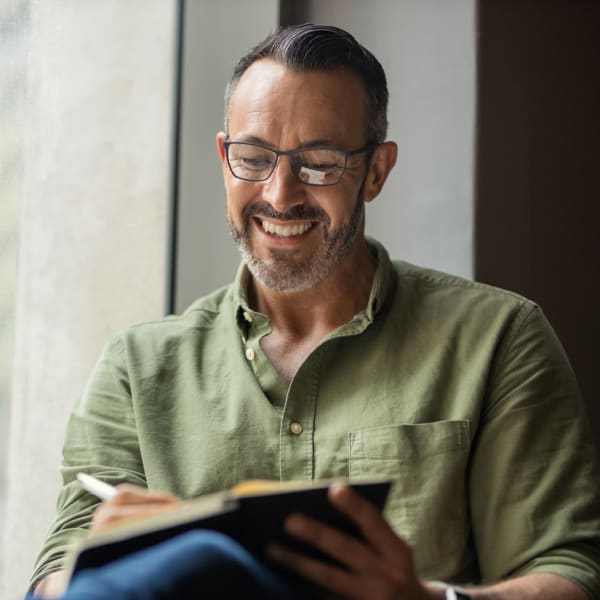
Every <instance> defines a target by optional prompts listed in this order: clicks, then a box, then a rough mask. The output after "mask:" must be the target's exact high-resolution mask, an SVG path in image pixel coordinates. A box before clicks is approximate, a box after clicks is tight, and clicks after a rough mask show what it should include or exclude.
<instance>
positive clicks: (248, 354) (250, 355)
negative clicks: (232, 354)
mask: <svg viewBox="0 0 600 600" xmlns="http://www.w3.org/2000/svg"><path fill="white" fill-rule="evenodd" d="M255 356H256V354H255V352H254V350H252V348H247V349H246V358H247V359H248V360H254V357H255Z"/></svg>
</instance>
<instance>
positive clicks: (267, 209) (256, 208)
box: [242, 201, 329, 223]
mask: <svg viewBox="0 0 600 600" xmlns="http://www.w3.org/2000/svg"><path fill="white" fill-rule="evenodd" d="M242 216H243V219H244V222H245V223H247V222H248V220H249V219H250V217H268V218H271V219H278V220H280V221H295V220H299V219H303V220H307V221H323V222H325V223H329V216H328V215H327V213H326V212H325V211H324V210H322V209H320V208H316V207H314V206H305V205H303V204H297V205H296V206H292V208H290V209H289V210H286V211H285V212H279V211H278V210H275V209H274V208H273V207H272V206H271V205H270V204H269V203H268V202H262V201H256V202H251V203H250V204H248V205H247V206H246V207H245V208H244V210H243V211H242Z"/></svg>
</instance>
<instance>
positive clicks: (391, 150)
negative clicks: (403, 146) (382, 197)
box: [364, 142, 398, 202]
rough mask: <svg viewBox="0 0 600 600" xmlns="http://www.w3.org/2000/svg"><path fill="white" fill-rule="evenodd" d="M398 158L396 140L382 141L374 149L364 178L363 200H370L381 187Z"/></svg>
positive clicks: (377, 193) (376, 194)
mask: <svg viewBox="0 0 600 600" xmlns="http://www.w3.org/2000/svg"><path fill="white" fill-rule="evenodd" d="M397 158H398V145H397V144H396V142H383V143H382V144H379V146H377V148H376V149H375V153H374V154H373V156H372V158H371V163H370V165H369V172H368V173H367V178H366V180H365V187H364V201H365V202H371V200H374V199H375V198H376V197H377V196H378V195H379V192H381V190H382V189H383V184H384V183H385V180H386V179H387V176H388V175H389V173H390V171H391V170H392V168H393V167H394V165H395V164H396V159H397Z"/></svg>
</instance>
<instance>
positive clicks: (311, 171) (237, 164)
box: [223, 142, 375, 185]
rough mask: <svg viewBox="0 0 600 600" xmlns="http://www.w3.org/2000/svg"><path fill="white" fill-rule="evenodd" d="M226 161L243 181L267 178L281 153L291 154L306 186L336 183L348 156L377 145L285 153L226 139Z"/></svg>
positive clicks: (295, 170) (283, 154)
mask: <svg viewBox="0 0 600 600" xmlns="http://www.w3.org/2000/svg"><path fill="white" fill-rule="evenodd" d="M223 146H224V147H225V153H226V155H227V164H228V165H229V169H230V170H231V173H232V174H233V176H234V177H237V178H238V179H243V180H244V181H266V180H267V179H269V177H271V175H272V174H273V171H274V170H275V168H276V167H277V162H278V161H279V157H280V156H289V157H290V161H291V163H292V171H293V173H294V175H295V176H296V177H297V178H298V179H299V180H300V181H301V182H302V183H306V184H307V185H335V184H336V183H338V181H339V180H340V179H341V178H342V175H343V174H344V171H345V170H346V165H347V164H348V159H349V158H350V157H351V156H355V155H357V154H363V153H364V152H371V151H373V149H374V148H375V144H367V145H366V146H363V147H362V148H359V149H358V150H352V151H348V150H342V149H341V148H329V147H321V148H306V149H301V150H289V151H287V152H283V151H280V150H273V149H272V148H267V147H266V146H261V145H260V144H252V143H249V142H223Z"/></svg>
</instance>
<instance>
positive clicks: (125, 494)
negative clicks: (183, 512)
mask: <svg viewBox="0 0 600 600" xmlns="http://www.w3.org/2000/svg"><path fill="white" fill-rule="evenodd" d="M116 489H117V493H116V495H115V496H113V497H112V498H111V499H110V500H107V501H106V504H109V503H110V504H113V505H117V506H119V505H125V504H175V503H178V502H179V499H178V498H177V497H176V496H173V495H172V494H167V493H165V492H157V491H150V490H148V489H146V488H145V487H141V486H139V485H133V484H131V483H121V484H120V485H118V486H117V488H116Z"/></svg>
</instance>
